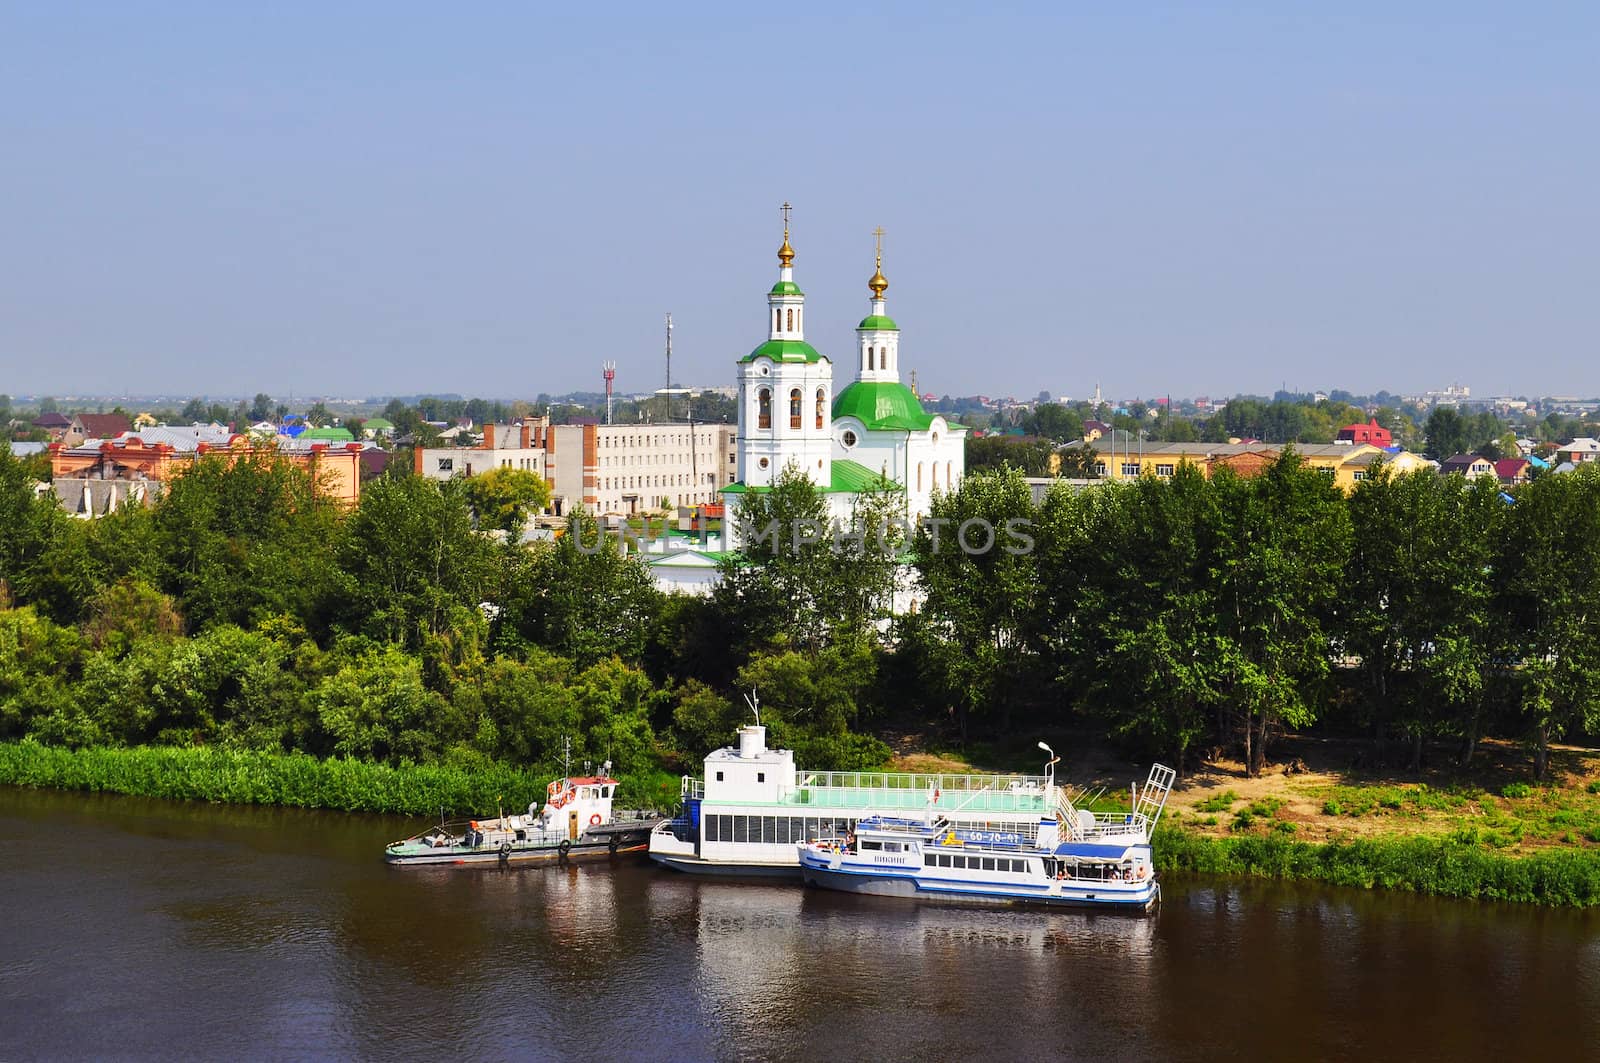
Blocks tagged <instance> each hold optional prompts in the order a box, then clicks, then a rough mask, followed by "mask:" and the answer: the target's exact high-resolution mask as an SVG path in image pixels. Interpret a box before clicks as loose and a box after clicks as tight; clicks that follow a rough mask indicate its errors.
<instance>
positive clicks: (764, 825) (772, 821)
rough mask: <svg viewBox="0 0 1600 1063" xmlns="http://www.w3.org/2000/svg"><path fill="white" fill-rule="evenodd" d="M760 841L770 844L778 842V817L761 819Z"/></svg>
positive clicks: (763, 817)
mask: <svg viewBox="0 0 1600 1063" xmlns="http://www.w3.org/2000/svg"><path fill="white" fill-rule="evenodd" d="M761 840H762V841H764V842H767V843H768V844H771V843H772V842H776V841H777V840H778V817H777V816H762V817H761Z"/></svg>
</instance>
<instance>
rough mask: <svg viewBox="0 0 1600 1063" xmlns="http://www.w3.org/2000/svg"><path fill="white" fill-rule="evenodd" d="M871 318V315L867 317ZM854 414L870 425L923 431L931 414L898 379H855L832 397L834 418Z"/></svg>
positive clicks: (930, 418) (868, 426)
mask: <svg viewBox="0 0 1600 1063" xmlns="http://www.w3.org/2000/svg"><path fill="white" fill-rule="evenodd" d="M869 320H870V319H869ZM842 417H854V418H855V419H856V420H858V421H860V422H861V423H862V425H864V426H865V427H867V428H869V429H873V428H898V429H901V430H905V429H909V430H911V431H914V432H925V431H927V429H928V426H929V425H931V424H932V423H933V415H932V414H929V413H925V412H924V411H923V409H922V403H920V402H918V401H917V397H916V396H915V395H913V394H912V393H911V389H910V388H908V387H906V386H905V385H904V384H900V383H889V382H887V381H876V380H857V381H856V382H855V383H853V384H851V385H850V386H849V387H847V388H845V389H844V390H843V391H841V392H839V394H838V395H837V396H835V397H834V400H833V419H834V420H835V421H837V420H839V419H840V418H842Z"/></svg>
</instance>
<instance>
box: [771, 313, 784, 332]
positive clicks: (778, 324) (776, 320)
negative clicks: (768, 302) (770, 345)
mask: <svg viewBox="0 0 1600 1063" xmlns="http://www.w3.org/2000/svg"><path fill="white" fill-rule="evenodd" d="M772 331H773V332H782V331H783V311H782V310H779V309H778V308H777V307H773V308H772Z"/></svg>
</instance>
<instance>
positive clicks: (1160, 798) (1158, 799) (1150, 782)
mask: <svg viewBox="0 0 1600 1063" xmlns="http://www.w3.org/2000/svg"><path fill="white" fill-rule="evenodd" d="M1177 778H1178V773H1177V772H1176V771H1173V770H1172V769H1171V768H1169V767H1167V766H1166V765H1165V764H1152V765H1150V778H1148V779H1146V780H1145V784H1144V786H1143V787H1141V788H1140V790H1139V793H1138V795H1137V796H1136V797H1135V799H1134V803H1133V814H1134V819H1135V821H1136V822H1142V823H1144V824H1145V830H1146V831H1149V832H1152V833H1153V832H1154V831H1155V829H1156V823H1157V822H1159V821H1160V819H1161V810H1162V809H1164V808H1166V807H1167V795H1168V794H1170V793H1172V784H1173V782H1174V781H1176V780H1177Z"/></svg>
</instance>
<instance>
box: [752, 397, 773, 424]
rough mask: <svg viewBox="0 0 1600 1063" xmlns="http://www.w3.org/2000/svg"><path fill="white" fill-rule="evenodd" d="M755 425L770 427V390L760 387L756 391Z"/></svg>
mask: <svg viewBox="0 0 1600 1063" xmlns="http://www.w3.org/2000/svg"><path fill="white" fill-rule="evenodd" d="M756 409H757V413H756V427H757V428H771V427H772V392H771V391H768V390H767V389H766V388H762V389H761V390H760V391H758V392H756Z"/></svg>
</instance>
